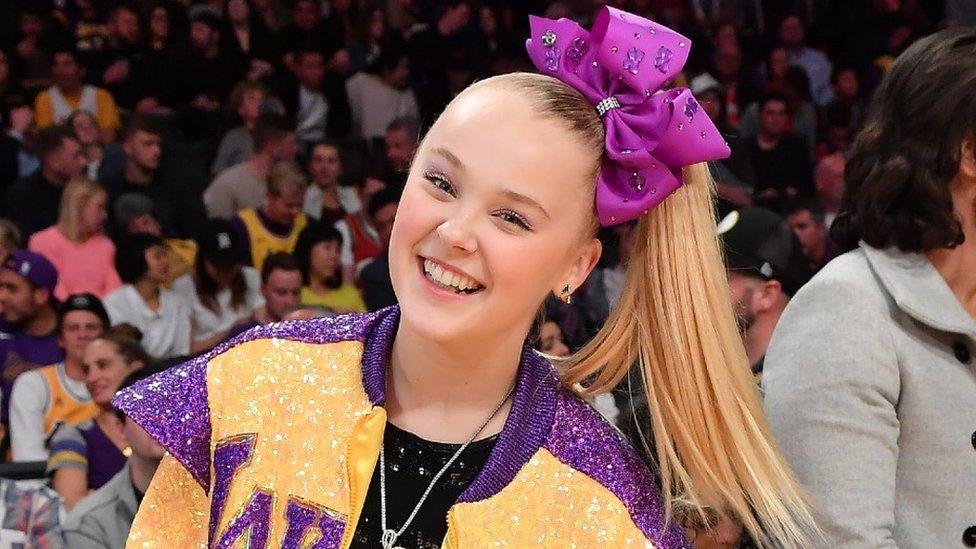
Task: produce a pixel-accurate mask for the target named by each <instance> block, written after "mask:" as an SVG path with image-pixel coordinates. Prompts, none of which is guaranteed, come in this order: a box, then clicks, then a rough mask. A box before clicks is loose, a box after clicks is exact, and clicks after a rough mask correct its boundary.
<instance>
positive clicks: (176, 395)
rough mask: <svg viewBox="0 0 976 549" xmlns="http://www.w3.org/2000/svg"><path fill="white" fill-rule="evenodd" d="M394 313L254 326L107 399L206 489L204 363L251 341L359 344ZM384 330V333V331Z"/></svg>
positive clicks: (207, 448)
mask: <svg viewBox="0 0 976 549" xmlns="http://www.w3.org/2000/svg"><path fill="white" fill-rule="evenodd" d="M397 312H398V309H397V308H396V307H388V308H386V309H382V310H380V311H377V312H375V313H370V314H349V315H340V316H335V317H331V318H321V319H313V320H296V321H290V322H278V323H274V324H268V325H264V326H258V327H255V328H252V329H251V330H248V331H247V332H244V333H243V334H241V335H240V336H238V337H236V338H234V339H232V340H231V341H228V342H226V343H222V344H220V345H218V346H217V347H216V348H215V349H214V350H212V351H210V352H209V353H207V354H205V355H201V356H198V357H196V358H193V359H191V360H190V361H188V362H185V363H183V364H181V365H179V366H175V367H173V368H170V369H169V370H166V371H165V372H162V373H159V374H156V375H154V376H152V377H149V378H147V379H145V380H143V381H141V382H139V383H137V384H135V385H133V386H132V387H129V388H128V389H126V390H125V391H121V392H120V393H119V394H118V395H116V397H115V399H114V400H113V404H115V406H116V407H117V408H118V409H120V410H122V411H123V412H125V414H126V415H128V416H129V417H131V418H132V419H133V420H135V421H136V423H138V424H139V425H141V426H142V428H143V429H145V430H146V432H147V433H149V434H150V435H151V436H152V437H153V438H155V439H156V440H157V441H159V443H160V444H162V445H163V447H164V448H166V450H167V451H168V452H169V453H170V454H172V455H173V457H175V458H176V459H177V460H178V461H179V462H180V463H181V464H183V466H184V467H186V470H187V471H189V472H190V474H191V475H192V476H193V478H194V479H196V481H197V482H199V483H200V485H201V486H202V487H203V489H204V490H206V491H208V492H209V490H210V438H211V431H210V409H209V403H208V400H207V363H209V362H210V360H211V359H213V358H214V357H216V356H217V355H220V354H221V353H224V352H226V351H227V350H228V349H231V348H232V347H234V346H236V345H240V344H241V343H245V342H248V341H253V340H257V339H270V338H278V339H288V340H291V341H304V342H307V343H333V342H336V341H348V340H355V339H360V340H361V339H365V337H366V334H367V332H369V330H370V329H372V327H373V326H374V325H376V324H377V323H380V324H383V325H386V324H389V323H390V322H389V321H388V320H387V322H385V323H384V322H382V321H384V320H386V319H391V318H392V322H393V323H394V325H395V320H396V317H397ZM387 331H389V330H387Z"/></svg>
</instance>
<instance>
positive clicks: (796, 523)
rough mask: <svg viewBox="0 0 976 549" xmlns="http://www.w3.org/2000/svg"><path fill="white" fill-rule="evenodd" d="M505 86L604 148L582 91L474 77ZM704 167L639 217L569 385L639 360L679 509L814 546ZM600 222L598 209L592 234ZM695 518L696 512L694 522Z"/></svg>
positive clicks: (666, 487) (592, 381)
mask: <svg viewBox="0 0 976 549" xmlns="http://www.w3.org/2000/svg"><path fill="white" fill-rule="evenodd" d="M484 86H502V87H507V88H509V89H511V90H514V91H516V92H517V93H519V94H521V96H522V97H524V98H526V99H528V100H531V101H533V102H534V103H535V105H536V106H537V112H538V113H539V115H540V116H544V117H552V118H554V119H558V120H561V121H562V122H563V123H564V124H565V126H566V129H567V130H569V131H570V132H571V133H572V134H573V135H575V136H576V137H577V138H578V139H580V141H581V142H582V143H583V144H584V145H585V146H586V147H587V148H589V149H591V150H592V151H594V155H593V173H592V174H589V175H591V180H592V181H595V180H596V175H597V173H598V170H599V167H600V161H601V160H602V157H603V154H604V153H603V147H604V140H605V128H604V126H603V121H602V120H601V119H600V117H599V115H597V112H596V109H595V108H594V107H593V105H592V104H590V103H589V101H587V99H586V98H585V97H583V95H582V94H580V92H578V91H577V90H575V89H573V88H572V87H570V86H568V85H566V84H564V83H563V82H561V81H559V80H557V79H555V78H552V77H549V76H544V75H539V74H527V73H512V74H506V75H501V76H495V77H492V78H489V79H487V80H484V81H481V82H479V83H477V84H474V85H473V86H470V87H469V88H468V89H467V90H465V91H464V92H463V93H465V94H467V93H473V92H474V91H475V90H478V89H480V88H481V87H484ZM712 187H713V184H712V179H711V176H710V175H709V173H708V168H707V167H706V166H705V165H704V164H698V165H693V166H688V167H687V168H685V169H684V185H683V186H682V187H681V188H680V189H678V190H677V191H676V192H675V193H674V194H672V195H671V196H669V197H668V198H667V199H666V200H664V202H663V203H662V204H661V205H660V206H658V207H656V208H655V209H654V210H653V211H651V212H650V213H649V214H647V215H644V216H643V217H642V218H641V219H640V221H639V222H638V225H637V229H636V231H637V237H636V242H635V245H634V250H633V252H632V253H631V259H630V264H629V267H628V272H627V277H626V281H625V283H624V287H623V290H622V292H621V295H620V297H619V299H618V301H617V303H616V305H615V307H614V308H613V310H612V311H611V313H610V318H609V319H608V320H607V322H606V324H605V325H604V326H603V328H602V329H601V330H600V332H599V333H598V334H597V335H596V336H595V337H594V339H593V340H592V341H591V342H590V343H589V344H587V345H586V346H585V347H584V348H583V349H581V350H580V351H579V352H578V353H576V354H575V355H573V356H571V357H569V358H568V359H566V360H565V361H563V362H561V363H560V364H559V366H560V370H561V372H562V375H563V379H564V382H565V383H566V384H567V385H570V386H575V385H576V384H583V385H584V387H585V391H586V392H588V393H591V394H596V393H601V392H606V391H609V390H610V389H613V388H614V387H615V386H617V384H618V383H619V382H620V381H621V380H622V379H623V377H624V376H625V375H626V374H627V373H628V371H629V370H630V368H631V366H632V365H634V364H638V365H639V366H640V372H641V374H642V379H643V389H644V392H645V393H646V395H647V402H648V407H649V411H650V417H651V425H650V430H651V431H652V433H653V439H654V446H655V449H654V450H655V451H654V452H653V454H654V455H656V457H657V464H658V469H659V473H660V476H661V484H662V488H663V493H664V498H665V508H666V509H668V513H669V517H670V516H671V515H678V516H679V517H680V518H687V519H689V520H690V521H691V522H694V523H695V524H698V525H703V526H705V527H708V526H710V525H713V524H714V523H715V520H716V518H718V517H727V518H730V519H732V520H735V521H738V522H739V523H741V524H742V525H743V526H744V527H745V528H746V530H748V531H749V533H750V534H751V535H752V537H753V539H754V540H755V541H756V542H758V543H759V544H760V545H762V546H771V545H774V546H780V547H802V546H806V545H809V542H808V541H807V539H808V536H807V534H808V533H810V534H811V535H814V532H816V528H815V526H814V525H813V518H812V517H811V515H810V511H809V507H808V504H807V501H806V499H805V497H804V492H803V489H802V488H801V487H800V486H799V484H798V483H797V481H796V479H795V478H794V476H793V473H792V472H791V471H790V469H789V467H788V466H787V465H786V462H785V461H784V459H783V458H782V456H781V455H780V453H779V451H778V450H777V449H776V446H775V444H774V443H773V440H772V437H771V436H770V434H769V428H768V427H767V425H766V420H765V418H764V416H763V412H762V407H761V405H760V401H759V392H758V388H757V387H756V384H755V382H754V381H753V378H752V375H751V372H750V369H749V365H748V362H747V359H746V354H745V349H744V348H743V345H742V340H741V339H740V337H739V334H738V332H737V329H736V324H735V321H734V318H733V316H732V306H731V304H730V296H729V289H728V284H727V282H726V277H725V267H724V265H723V263H722V256H721V253H720V252H719V243H718V235H717V230H716V221H715V216H714V213H713V210H712V203H713V188H712ZM598 228H599V224H598V222H597V220H596V215H595V214H594V216H593V219H592V220H591V223H590V224H589V227H588V228H587V233H586V235H585V238H587V239H588V238H591V237H592V235H593V234H595V232H596V230H597V229H598ZM683 522H684V521H683Z"/></svg>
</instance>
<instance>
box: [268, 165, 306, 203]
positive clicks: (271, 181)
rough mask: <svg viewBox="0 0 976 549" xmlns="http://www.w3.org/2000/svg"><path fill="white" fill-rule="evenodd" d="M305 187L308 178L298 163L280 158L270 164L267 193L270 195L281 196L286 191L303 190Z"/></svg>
mask: <svg viewBox="0 0 976 549" xmlns="http://www.w3.org/2000/svg"><path fill="white" fill-rule="evenodd" d="M307 188H308V178H306V177H305V173H304V172H302V169H301V168H300V167H298V164H296V163H294V162H292V161H290V160H282V161H280V162H276V163H275V164H274V165H273V166H271V170H270V171H269V172H268V194H270V195H271V196H282V195H284V194H285V193H287V192H288V191H299V190H300V191H304V190H305V189H307Z"/></svg>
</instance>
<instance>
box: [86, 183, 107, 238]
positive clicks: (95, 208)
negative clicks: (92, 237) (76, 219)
mask: <svg viewBox="0 0 976 549" xmlns="http://www.w3.org/2000/svg"><path fill="white" fill-rule="evenodd" d="M107 208H108V196H106V194H105V193H96V194H95V195H94V196H92V197H91V198H89V199H88V202H86V203H85V205H84V206H83V207H82V208H81V225H82V230H83V231H84V232H85V233H86V234H97V233H100V232H102V228H103V227H104V226H105V220H106V219H107V218H108V209H107Z"/></svg>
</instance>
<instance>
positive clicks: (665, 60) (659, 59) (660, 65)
mask: <svg viewBox="0 0 976 549" xmlns="http://www.w3.org/2000/svg"><path fill="white" fill-rule="evenodd" d="M672 57H674V54H673V53H671V50H669V49H668V48H666V47H664V46H661V47H660V48H659V49H658V50H657V55H655V56H654V68H656V69H657V70H659V71H661V72H662V73H666V72H668V64H669V63H670V62H671V58H672Z"/></svg>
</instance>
